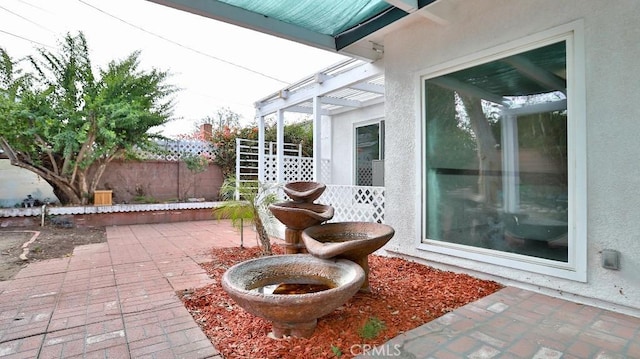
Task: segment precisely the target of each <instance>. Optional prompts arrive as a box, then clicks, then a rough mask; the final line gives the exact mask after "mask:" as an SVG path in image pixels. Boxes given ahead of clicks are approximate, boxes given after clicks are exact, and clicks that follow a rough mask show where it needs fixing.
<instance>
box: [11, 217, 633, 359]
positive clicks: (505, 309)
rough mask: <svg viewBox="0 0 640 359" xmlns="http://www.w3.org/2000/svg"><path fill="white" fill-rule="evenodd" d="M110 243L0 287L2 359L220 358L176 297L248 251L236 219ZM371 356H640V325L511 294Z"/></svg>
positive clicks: (122, 234) (154, 230)
mask: <svg viewBox="0 0 640 359" xmlns="http://www.w3.org/2000/svg"><path fill="white" fill-rule="evenodd" d="M249 233H251V234H249ZM107 238H108V241H107V243H101V244H91V245H86V246H81V247H77V248H76V250H75V251H74V253H73V255H72V256H70V257H68V258H61V259H53V260H47V261H42V262H37V263H31V264H29V265H28V266H27V267H25V268H24V269H22V270H21V271H20V272H19V273H18V274H17V275H16V277H15V278H14V279H13V280H10V281H4V282H0V357H2V358H221V356H220V355H219V353H218V352H217V351H216V349H215V348H214V347H213V346H212V344H211V342H210V341H209V340H208V339H207V337H206V336H205V335H204V333H202V331H201V330H200V328H199V327H198V325H197V324H196V323H195V321H194V320H193V319H192V317H191V315H190V314H189V313H188V312H187V310H186V309H185V308H184V306H183V305H182V303H181V302H180V300H179V299H178V296H177V295H176V291H182V290H185V289H190V288H196V287H200V286H203V285H205V284H208V283H210V282H211V280H210V279H209V277H208V276H207V275H206V273H205V272H204V270H203V269H202V268H201V267H200V266H199V264H200V263H203V262H206V261H208V260H210V256H209V255H208V252H207V250H208V249H210V248H212V247H237V246H238V245H239V241H240V236H239V234H238V231H236V230H235V229H233V228H232V227H231V225H230V222H228V221H220V222H218V221H197V222H182V223H167V224H148V225H131V226H117V227H108V228H107ZM245 238H248V239H247V240H246V242H247V243H245V244H255V240H254V239H253V232H249V231H247V232H246V234H245ZM376 350H377V351H376ZM360 357H361V358H369V357H378V358H384V357H386V358H478V359H479V358H599V359H605V358H640V318H636V317H633V316H626V315H622V314H618V313H614V312H610V311H606V310H602V309H599V308H595V307H591V306H587V305H580V304H576V303H573V302H570V301H565V300H561V299H557V298H552V297H549V296H545V295H541V294H537V293H534V292H530V291H526V290H522V289H517V288H513V287H507V288H505V289H503V290H501V291H499V292H497V293H494V294H492V295H490V296H487V297H485V298H483V299H481V300H479V301H477V302H474V303H471V304H469V305H466V306H464V307H462V308H459V309H457V310H455V311H453V312H450V313H448V314H446V315H444V316H442V317H440V318H438V319H437V320H434V321H432V322H430V323H427V324H425V325H423V326H421V327H418V328H416V329H414V330H412V331H409V332H407V333H405V334H403V335H400V336H398V337H396V338H394V339H393V340H391V341H390V342H388V343H386V344H385V345H383V346H382V347H379V348H376V349H375V350H374V351H373V352H370V353H369V354H368V355H361V356H360ZM301 359H306V358H301Z"/></svg>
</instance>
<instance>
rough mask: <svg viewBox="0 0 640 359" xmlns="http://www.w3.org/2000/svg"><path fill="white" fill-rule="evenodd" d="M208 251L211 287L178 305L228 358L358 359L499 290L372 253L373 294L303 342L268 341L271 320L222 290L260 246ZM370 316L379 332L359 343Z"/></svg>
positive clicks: (487, 283)
mask: <svg viewBox="0 0 640 359" xmlns="http://www.w3.org/2000/svg"><path fill="white" fill-rule="evenodd" d="M212 253H213V257H214V261H213V262H211V263H207V264H204V265H203V267H204V268H205V269H206V270H207V272H208V273H209V275H210V276H211V277H212V278H214V279H215V280H216V284H212V285H210V286H207V287H204V288H200V289H197V290H195V291H194V292H193V293H191V294H189V295H185V296H183V298H182V300H183V302H184V304H185V306H186V308H187V309H188V310H189V311H190V312H191V314H192V315H193V317H194V318H195V320H196V322H198V324H199V325H200V326H201V328H202V330H203V331H204V332H205V334H206V335H207V337H209V339H210V340H211V342H212V343H213V345H214V346H215V347H216V349H217V350H218V351H220V353H221V354H222V355H223V356H224V358H228V359H230V358H269V359H272V358H282V359H288V358H292V359H293V358H295V359H299V358H338V357H339V358H352V357H354V356H355V355H358V354H361V352H362V351H361V348H362V347H363V345H365V344H367V345H372V346H375V345H380V344H383V343H385V342H386V341H388V340H390V339H392V338H393V337H395V336H397V335H399V334H401V333H403V332H406V331H408V330H410V329H413V328H416V327H418V326H420V325H422V324H424V323H427V322H429V321H431V320H433V319H435V318H437V317H439V316H441V315H443V314H445V313H448V312H450V311H452V310H454V309H455V308H458V307H460V306H463V305H465V304H467V303H470V302H473V301H475V300H477V299H479V298H482V297H484V296H486V295H489V294H491V293H494V292H496V291H497V290H499V289H500V288H502V286H501V285H500V284H498V283H496V282H492V281H486V280H480V279H476V278H473V277H471V276H469V275H465V274H456V273H452V272H446V271H441V270H437V269H434V268H431V267H428V266H424V265H421V264H418V263H414V262H410V261H406V260H403V259H400V258H389V257H381V256H376V255H371V256H369V265H370V267H371V268H370V283H371V288H372V293H367V294H362V293H358V294H356V295H355V296H354V297H353V298H351V299H350V300H349V302H347V303H346V304H345V305H344V306H342V307H340V308H338V309H336V310H335V311H334V312H333V313H331V314H329V315H327V316H325V317H322V318H320V319H318V327H317V328H316V331H315V333H314V334H313V336H312V337H311V338H309V339H304V338H285V339H271V338H269V337H268V336H267V334H268V333H269V332H270V331H271V323H270V322H269V321H267V320H265V319H262V318H259V317H256V316H254V315H252V314H249V313H247V312H246V311H245V310H244V309H242V308H240V307H239V306H237V305H236V304H235V302H234V301H233V300H232V299H231V298H229V296H228V295H227V294H226V292H224V290H223V289H222V286H221V285H220V279H221V278H222V274H223V273H224V272H225V270H226V269H227V268H229V267H230V266H232V265H234V264H236V263H238V262H241V261H244V260H247V259H250V258H255V257H258V256H259V255H260V254H259V249H258V248H250V249H239V248H222V249H213V250H212ZM274 253H282V249H281V248H279V247H278V246H275V247H274ZM371 317H375V318H377V319H379V320H381V321H382V322H383V323H384V326H385V329H384V330H383V331H381V332H380V334H379V335H378V336H377V337H376V338H374V339H363V338H361V337H360V336H359V334H358V333H359V329H360V328H362V326H363V325H364V324H365V322H366V321H367V320H368V319H369V318H371ZM354 345H355V346H354ZM351 348H353V350H352V349H351ZM338 350H339V353H338ZM336 353H338V355H336Z"/></svg>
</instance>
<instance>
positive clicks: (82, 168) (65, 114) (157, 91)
mask: <svg viewBox="0 0 640 359" xmlns="http://www.w3.org/2000/svg"><path fill="white" fill-rule="evenodd" d="M0 56H1V57H2V60H1V62H0V86H1V88H0V118H2V121H0V147H1V148H2V149H3V150H4V151H5V153H6V154H7V155H8V156H9V158H10V159H11V163H12V164H13V165H16V166H19V167H23V168H26V169H28V170H31V171H32V172H34V173H36V174H38V175H40V176H41V177H42V178H44V179H45V180H46V181H47V182H49V183H50V184H51V185H52V186H53V188H54V192H55V194H56V195H57V196H58V198H59V199H60V200H61V201H62V202H63V203H74V204H79V203H86V202H87V199H88V198H89V195H88V194H90V193H93V192H94V191H95V189H96V186H97V184H98V181H99V179H100V176H101V175H102V173H103V172H104V170H105V167H106V165H107V163H109V162H110V161H111V160H113V159H114V158H116V157H120V156H124V155H125V154H126V153H128V152H131V150H132V149H133V148H134V146H136V147H142V148H148V147H151V143H152V139H154V138H158V137H160V136H159V134H157V133H151V132H150V129H151V128H153V127H155V126H159V125H162V124H165V123H166V122H168V121H170V119H171V116H172V110H173V105H174V104H173V98H172V95H173V94H174V93H175V92H176V88H175V87H174V86H171V85H168V84H167V83H166V81H167V78H168V76H169V75H168V73H167V72H163V71H158V70H155V69H153V70H150V71H143V70H140V68H139V67H140V63H139V57H140V53H139V52H134V53H132V54H131V55H129V56H128V57H126V58H124V59H122V60H118V61H111V62H110V63H109V64H108V65H107V66H106V68H102V69H99V70H98V73H97V74H96V73H94V69H93V67H92V65H91V61H90V58H89V49H88V46H87V42H86V39H85V37H84V35H83V34H82V33H79V34H78V35H76V36H71V35H70V34H68V35H66V37H65V38H64V40H63V42H62V43H61V44H60V50H59V52H57V53H56V52H50V51H46V50H44V49H39V50H37V55H35V56H29V57H28V58H27V60H28V63H29V65H30V66H31V68H32V71H31V72H29V73H22V72H21V70H19V69H18V67H17V66H16V65H17V64H18V62H16V61H13V60H11V58H10V57H9V55H8V54H7V53H6V51H4V50H0ZM21 61H24V60H21Z"/></svg>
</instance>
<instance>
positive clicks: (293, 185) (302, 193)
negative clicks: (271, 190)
mask: <svg viewBox="0 0 640 359" xmlns="http://www.w3.org/2000/svg"><path fill="white" fill-rule="evenodd" d="M326 188H327V186H326V185H325V184H323V183H319V182H311V181H300V182H289V183H287V184H285V185H284V187H283V190H284V193H286V194H287V196H289V198H291V199H292V200H294V201H296V202H309V203H310V202H313V201H315V200H316V199H318V197H320V196H321V195H322V193H323V192H324V190H325V189H326Z"/></svg>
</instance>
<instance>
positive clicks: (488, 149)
mask: <svg viewBox="0 0 640 359" xmlns="http://www.w3.org/2000/svg"><path fill="white" fill-rule="evenodd" d="M566 88H567V85H566V44H565V42H564V41H562V42H558V43H555V44H552V45H548V46H544V47H541V48H538V49H535V50H531V51H527V52H524V53H520V54H517V55H514V56H510V57H506V58H503V59H500V60H497V61H493V62H489V63H486V64H482V65H479V66H475V67H471V68H468V69H465V70H461V71H457V72H454V73H450V74H447V75H444V76H440V77H436V78H432V79H428V80H425V83H424V94H425V105H426V106H425V120H426V126H425V130H426V133H425V146H424V148H425V152H426V153H425V170H426V171H425V174H426V177H425V181H426V196H425V197H426V198H425V207H426V208H425V213H426V217H425V221H426V226H425V230H426V238H428V239H431V240H437V241H443V242H448V243H454V244H459V245H465V246H471V247H477V248H485V249H491V250H497V251H502V252H512V253H518V254H523V255H527V256H533V257H539V258H545V259H550V260H555V261H561V262H567V261H568V236H567V233H568V224H567V223H568V216H567V213H568V208H567V194H568V169H567V90H566Z"/></svg>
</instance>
